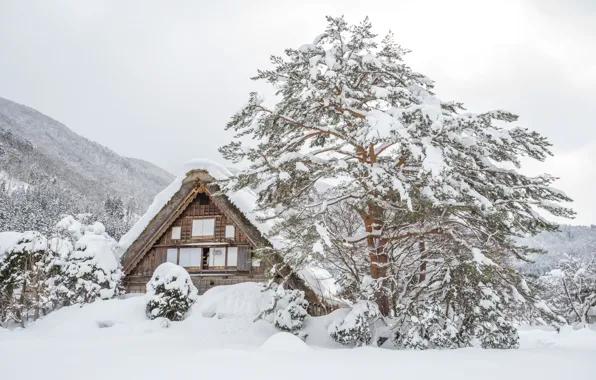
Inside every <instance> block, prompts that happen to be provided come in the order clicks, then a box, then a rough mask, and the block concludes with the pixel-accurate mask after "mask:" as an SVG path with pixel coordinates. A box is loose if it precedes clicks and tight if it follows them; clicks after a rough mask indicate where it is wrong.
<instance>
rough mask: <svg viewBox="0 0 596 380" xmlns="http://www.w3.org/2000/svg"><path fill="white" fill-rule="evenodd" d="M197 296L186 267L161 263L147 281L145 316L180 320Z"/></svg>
mask: <svg viewBox="0 0 596 380" xmlns="http://www.w3.org/2000/svg"><path fill="white" fill-rule="evenodd" d="M197 298H198V291H197V288H196V287H195V286H194V284H193V283H192V280H191V278H190V275H189V274H188V272H187V271H186V269H184V268H182V267H181V266H178V265H176V264H172V263H163V264H161V265H160V266H158V267H157V268H156V269H155V272H153V276H152V277H151V280H150V281H149V282H148V283H147V294H146V299H147V307H146V314H147V317H149V318H150V319H156V318H167V319H169V320H170V321H182V320H183V319H184V318H185V317H186V315H187V313H188V311H189V310H190V307H191V306H192V305H193V304H194V303H195V302H196V301H197Z"/></svg>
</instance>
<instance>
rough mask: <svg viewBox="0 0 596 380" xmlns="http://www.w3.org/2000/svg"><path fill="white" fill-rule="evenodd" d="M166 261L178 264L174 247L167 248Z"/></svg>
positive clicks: (176, 251)
mask: <svg viewBox="0 0 596 380" xmlns="http://www.w3.org/2000/svg"><path fill="white" fill-rule="evenodd" d="M166 262H168V263H174V264H178V250H177V249H176V248H168V252H167V255H166Z"/></svg>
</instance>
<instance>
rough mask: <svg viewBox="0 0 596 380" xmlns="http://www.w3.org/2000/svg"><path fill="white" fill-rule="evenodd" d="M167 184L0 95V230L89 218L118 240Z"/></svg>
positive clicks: (150, 169)
mask: <svg viewBox="0 0 596 380" xmlns="http://www.w3.org/2000/svg"><path fill="white" fill-rule="evenodd" d="M172 179H173V176H172V175H171V174H169V173H167V172H166V171H164V170H162V169H160V168H158V167H156V166H155V165H153V164H150V163H148V162H145V161H142V160H137V159H131V158H126V157H121V156H118V155H117V154H116V153H114V152H112V151H111V150H109V149H108V148H106V147H103V146H101V145H99V144H97V143H95V142H92V141H89V140H87V139H85V138H83V137H81V136H79V135H77V134H75V133H73V132H72V131H71V130H69V129H68V128H67V127H66V126H64V125H62V124H60V123H59V122H57V121H55V120H53V119H51V118H50V117H48V116H46V115H43V114H41V113H39V112H37V111H35V110H33V109H31V108H29V107H26V106H23V105H20V104H16V103H14V102H11V101H8V100H5V99H2V98H0V231H7V230H8V231H10V230H12V231H28V230H35V231H40V232H42V233H44V234H48V233H49V232H50V231H51V230H52V228H53V226H54V225H55V224H56V222H57V221H58V220H59V219H60V217H61V216H62V215H65V214H70V215H76V214H83V213H87V214H91V215H92V217H93V218H94V219H95V220H98V221H101V222H102V223H103V224H104V225H105V226H106V229H107V230H108V231H109V233H110V234H111V235H112V236H113V237H114V238H116V239H119V238H120V236H121V235H122V234H124V233H125V232H126V231H128V229H130V227H131V226H132V224H133V223H134V222H135V220H136V219H137V218H138V217H139V215H142V214H143V212H144V210H145V209H146V208H147V206H148V205H149V204H150V203H151V200H152V199H153V197H154V196H155V194H157V193H158V192H159V190H161V189H162V188H163V187H165V186H166V185H167V184H168V183H169V182H170V181H171V180H172Z"/></svg>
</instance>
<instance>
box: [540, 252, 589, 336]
mask: <svg viewBox="0 0 596 380" xmlns="http://www.w3.org/2000/svg"><path fill="white" fill-rule="evenodd" d="M540 282H541V283H542V284H543V285H544V288H545V295H546V298H547V299H548V301H549V303H550V304H551V305H553V306H554V308H555V309H556V310H557V311H558V312H559V313H560V314H561V315H562V316H563V317H564V318H565V319H566V320H567V321H568V322H569V323H574V324H576V326H585V325H586V324H587V323H590V322H592V321H591V320H590V318H591V315H590V313H592V312H596V252H594V253H593V254H592V255H591V257H571V256H569V255H565V256H564V257H563V258H562V259H561V260H560V262H559V263H558V265H557V267H556V268H555V269H553V270H552V271H550V272H548V273H547V274H546V275H544V276H542V277H540Z"/></svg>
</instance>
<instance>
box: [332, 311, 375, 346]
mask: <svg viewBox="0 0 596 380" xmlns="http://www.w3.org/2000/svg"><path fill="white" fill-rule="evenodd" d="M379 316H380V313H379V308H378V307H377V305H376V304H375V303H373V302H369V301H360V302H357V303H356V304H355V305H354V306H353V307H352V310H350V312H349V313H348V314H347V315H346V317H345V318H344V319H343V320H342V321H341V322H338V321H334V322H333V323H332V324H331V325H329V329H328V332H329V335H330V336H331V338H333V340H335V341H336V342H338V343H341V344H344V345H346V346H364V345H367V344H370V342H371V340H372V337H373V332H372V330H371V325H372V324H373V323H374V322H375V320H376V319H377V318H378V317H379Z"/></svg>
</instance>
